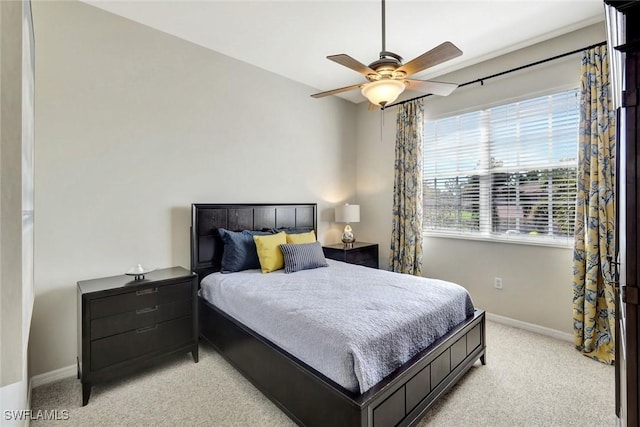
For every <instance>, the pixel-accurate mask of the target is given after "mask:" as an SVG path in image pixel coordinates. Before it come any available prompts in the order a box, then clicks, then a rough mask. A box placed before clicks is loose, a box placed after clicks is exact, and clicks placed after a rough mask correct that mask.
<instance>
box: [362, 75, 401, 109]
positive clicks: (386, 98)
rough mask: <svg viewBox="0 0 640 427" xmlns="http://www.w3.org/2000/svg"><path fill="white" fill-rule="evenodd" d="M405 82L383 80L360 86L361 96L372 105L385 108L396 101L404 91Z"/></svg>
mask: <svg viewBox="0 0 640 427" xmlns="http://www.w3.org/2000/svg"><path fill="white" fill-rule="evenodd" d="M404 88H405V82H403V81H400V80H391V79H384V80H378V81H375V82H371V83H367V84H365V85H364V86H362V95H364V97H365V98H367V99H368V100H369V102H371V103H372V104H375V105H381V106H383V107H384V106H385V105H387V104H388V103H390V102H393V101H395V100H396V99H398V96H399V95H400V94H401V93H402V92H403V91H404Z"/></svg>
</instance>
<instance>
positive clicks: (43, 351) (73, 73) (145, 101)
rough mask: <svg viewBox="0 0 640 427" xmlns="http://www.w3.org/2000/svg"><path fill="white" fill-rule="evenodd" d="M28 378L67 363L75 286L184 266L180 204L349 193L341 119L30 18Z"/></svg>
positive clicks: (323, 218)
mask: <svg viewBox="0 0 640 427" xmlns="http://www.w3.org/2000/svg"><path fill="white" fill-rule="evenodd" d="M34 21H35V31H36V51H37V57H36V79H37V80H36V87H37V90H36V116H37V128H36V146H37V148H36V209H37V215H36V219H35V235H36V242H35V250H36V253H35V256H36V258H35V265H36V271H35V282H36V285H35V287H36V302H35V307H34V317H33V331H32V341H31V344H32V348H31V354H32V368H33V374H35V375H37V374H40V373H44V372H48V371H51V370H54V369H58V368H62V367H67V366H70V365H74V364H75V360H76V322H77V319H76V305H75V304H76V282H77V281H78V280H84V279H89V278H94V277H102V276H106V275H117V274H122V273H123V272H124V271H126V270H127V269H128V268H129V267H130V266H132V265H134V264H136V263H142V264H145V265H149V266H158V267H167V266H172V265H182V266H185V267H189V225H190V204H191V203H193V202H317V203H318V208H319V227H318V229H319V238H320V240H321V241H331V242H333V241H335V240H337V239H338V235H339V230H338V229H337V226H334V225H333V224H331V221H332V219H333V210H332V208H333V206H334V205H335V204H336V203H338V202H341V201H344V200H351V199H353V196H354V194H355V170H354V169H353V168H352V165H353V164H354V162H355V160H354V158H355V143H354V140H355V128H354V126H353V123H354V121H355V119H356V114H355V113H356V106H354V105H353V104H351V103H348V102H346V101H343V100H341V99H339V98H335V97H333V98H327V99H323V100H315V99H312V98H310V97H309V94H311V93H313V92H314V89H312V88H310V87H306V86H304V85H301V84H298V83H295V82H292V81H290V80H287V79H285V78H282V77H279V76H276V75H274V74H271V73H268V72H265V71H263V70H260V69H258V68H255V67H253V66H249V65H247V64H244V63H242V62H239V61H236V60H233V59H230V58H228V57H225V56H223V55H220V54H217V53H215V52H211V51H209V50H206V49H204V48H202V47H199V46H196V45H193V44H190V43H188V42H185V41H182V40H179V39H177V38H174V37H172V36H169V35H167V34H164V33H161V32H159V31H155V30H152V29H150V28H147V27H144V26H142V25H139V24H136V23H134V22H132V21H129V20H126V19H123V18H120V17H117V16H115V15H112V14H110V13H107V12H104V11H102V10H100V9H96V8H94V7H92V6H89V5H86V4H83V3H78V2H66V1H65V2H36V3H34Z"/></svg>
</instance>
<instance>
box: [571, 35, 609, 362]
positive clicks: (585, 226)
mask: <svg viewBox="0 0 640 427" xmlns="http://www.w3.org/2000/svg"><path fill="white" fill-rule="evenodd" d="M580 107H581V112H580V135H579V144H578V146H579V150H578V197H577V204H576V223H575V248H574V254H573V329H574V343H575V345H576V348H577V349H578V350H580V351H581V352H582V353H584V355H585V356H588V357H591V358H593V359H596V360H599V361H601V362H604V363H610V364H612V363H614V355H615V344H614V337H615V333H614V327H615V288H614V283H613V281H614V280H615V277H614V276H615V273H614V266H613V265H612V263H611V261H613V260H614V259H613V257H614V256H615V254H614V245H615V242H614V235H615V216H614V215H615V188H614V185H615V168H616V166H615V152H616V145H615V133H616V132H615V109H614V108H613V106H612V102H611V94H610V82H609V60H608V57H607V48H606V46H601V47H596V48H594V49H590V50H588V51H585V52H584V54H583V58H582V91H581V99H580Z"/></svg>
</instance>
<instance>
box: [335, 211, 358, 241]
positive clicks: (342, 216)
mask: <svg viewBox="0 0 640 427" xmlns="http://www.w3.org/2000/svg"><path fill="white" fill-rule="evenodd" d="M335 214H336V222H344V223H347V225H345V227H344V231H343V232H342V243H344V247H345V248H350V247H353V243H354V242H355V241H356V236H355V235H354V234H353V230H352V229H351V225H349V224H350V223H354V222H360V205H350V204H349V203H346V204H344V205H341V206H336V208H335Z"/></svg>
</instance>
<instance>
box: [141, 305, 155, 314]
mask: <svg viewBox="0 0 640 427" xmlns="http://www.w3.org/2000/svg"><path fill="white" fill-rule="evenodd" d="M157 309H158V306H157V305H154V306H153V307H147V308H141V309H140V310H136V314H144V313H151V312H152V311H156V310H157Z"/></svg>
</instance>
